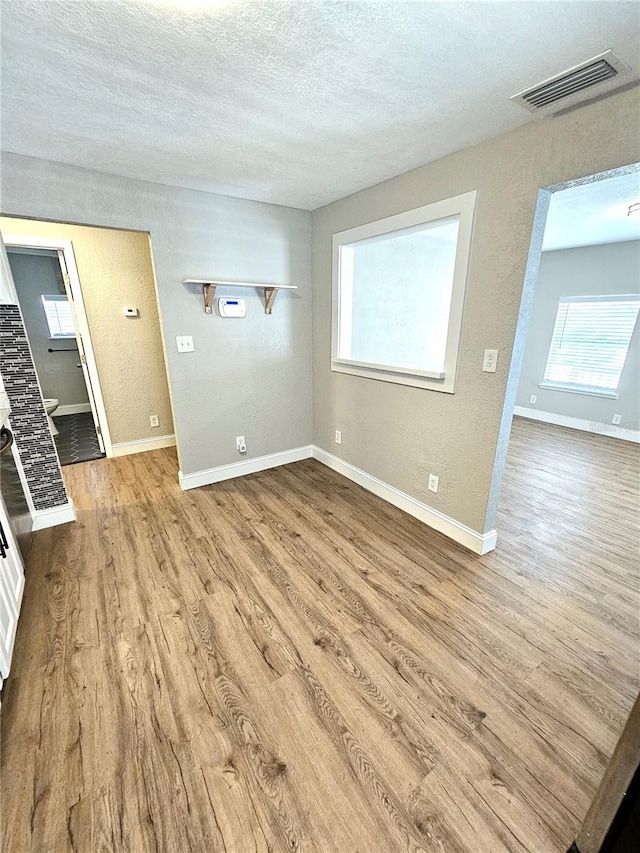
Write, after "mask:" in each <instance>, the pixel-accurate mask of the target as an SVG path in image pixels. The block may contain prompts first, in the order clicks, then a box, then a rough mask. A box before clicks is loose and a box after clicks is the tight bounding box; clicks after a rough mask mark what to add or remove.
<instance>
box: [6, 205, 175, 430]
mask: <svg viewBox="0 0 640 853" xmlns="http://www.w3.org/2000/svg"><path fill="white" fill-rule="evenodd" d="M0 230H2V233H3V235H4V234H14V235H19V236H25V237H52V238H55V239H59V240H72V241H73V250H74V254H75V258H76V264H77V266H78V273H79V275H80V282H81V284H82V293H83V296H84V301H85V306H86V309H87V317H88V320H89V328H90V331H91V340H92V342H93V348H94V351H95V356H96V361H97V364H98V374H99V376H100V386H101V388H102V394H103V397H104V404H105V409H106V412H107V421H108V425H109V431H110V433H111V441H112V442H113V443H114V444H120V443H122V442H128V441H137V440H140V439H145V438H156V437H158V436H161V435H169V434H171V433H173V422H172V418H171V405H170V402H169V390H168V385H167V377H166V370H165V363H164V356H163V352H162V341H161V337H160V324H159V321H158V306H157V302H156V292H155V283H154V277H153V268H152V264H151V252H150V249H149V237H148V235H147V234H144V233H139V232H134V231H116V230H113V229H106V228H89V227H84V226H76V225H63V224H59V223H53V222H38V221H34V220H27V219H13V218H9V217H0ZM125 305H135V306H136V307H137V308H138V309H139V312H140V314H139V317H138V318H133V319H132V318H127V317H125V316H124V314H123V313H122V309H123V307H124V306H125ZM150 415H158V417H159V418H160V426H159V427H158V428H154V427H151V426H150V425H149V416H150Z"/></svg>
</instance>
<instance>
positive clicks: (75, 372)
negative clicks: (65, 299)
mask: <svg viewBox="0 0 640 853" xmlns="http://www.w3.org/2000/svg"><path fill="white" fill-rule="evenodd" d="M0 228H2V223H1V221H0ZM7 255H8V256H9V263H10V265H11V272H12V273H13V280H14V283H15V286H16V290H17V291H18V298H19V300H20V310H21V311H22V317H23V320H24V324H25V326H26V327H27V334H28V336H29V344H30V346H31V355H32V356H33V361H34V363H35V366H36V372H37V374H38V379H39V380H40V387H41V388H42V393H43V395H44V397H45V398H46V397H52V398H55V399H56V400H59V401H60V405H61V406H71V405H77V404H82V403H84V404H86V405H88V404H89V397H88V395H87V386H86V385H85V383H84V376H83V375H82V370H80V369H79V368H78V359H79V355H78V350H77V349H76V342H75V340H73V339H68V340H67V339H62V340H60V339H58V340H51V338H50V337H49V326H48V325H47V318H46V316H45V313H44V307H43V305H42V298H41V297H42V296H43V295H45V296H47V295H49V296H50V295H54V296H56V295H60V291H59V283H58V277H57V276H56V266H57V268H58V270H60V264H59V263H58V259H57V258H56V257H54V258H51V257H45V256H43V255H24V254H18V253H17V252H11V251H9V252H7ZM60 281H61V279H60ZM50 349H53V350H56V352H49V350H50ZM64 350H72V351H71V352H64Z"/></svg>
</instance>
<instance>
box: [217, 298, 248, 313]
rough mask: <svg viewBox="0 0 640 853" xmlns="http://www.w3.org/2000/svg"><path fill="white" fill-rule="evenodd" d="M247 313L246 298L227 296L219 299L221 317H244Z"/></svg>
mask: <svg viewBox="0 0 640 853" xmlns="http://www.w3.org/2000/svg"><path fill="white" fill-rule="evenodd" d="M246 313H247V311H246V308H245V304H244V299H229V298H228V297H227V296H221V297H220V299H218V314H219V315H220V316H221V317H244V316H245V314H246Z"/></svg>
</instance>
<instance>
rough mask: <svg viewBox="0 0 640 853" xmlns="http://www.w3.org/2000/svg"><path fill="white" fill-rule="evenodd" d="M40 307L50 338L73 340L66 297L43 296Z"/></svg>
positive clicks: (69, 308) (71, 323)
mask: <svg viewBox="0 0 640 853" xmlns="http://www.w3.org/2000/svg"><path fill="white" fill-rule="evenodd" d="M42 305H43V307H44V314H45V317H46V318H47V325H48V326H49V337H50V338H75V336H76V332H75V329H74V328H73V317H72V316H71V306H70V305H69V300H68V299H67V297H66V296H59V295H57V294H56V295H55V296H43V297H42Z"/></svg>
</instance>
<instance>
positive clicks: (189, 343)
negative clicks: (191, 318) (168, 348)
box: [176, 335, 193, 352]
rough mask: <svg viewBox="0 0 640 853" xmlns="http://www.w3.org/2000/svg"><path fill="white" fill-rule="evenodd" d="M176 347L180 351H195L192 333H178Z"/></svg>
mask: <svg viewBox="0 0 640 853" xmlns="http://www.w3.org/2000/svg"><path fill="white" fill-rule="evenodd" d="M176 347H177V350H178V352H193V338H192V337H191V335H176Z"/></svg>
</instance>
